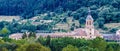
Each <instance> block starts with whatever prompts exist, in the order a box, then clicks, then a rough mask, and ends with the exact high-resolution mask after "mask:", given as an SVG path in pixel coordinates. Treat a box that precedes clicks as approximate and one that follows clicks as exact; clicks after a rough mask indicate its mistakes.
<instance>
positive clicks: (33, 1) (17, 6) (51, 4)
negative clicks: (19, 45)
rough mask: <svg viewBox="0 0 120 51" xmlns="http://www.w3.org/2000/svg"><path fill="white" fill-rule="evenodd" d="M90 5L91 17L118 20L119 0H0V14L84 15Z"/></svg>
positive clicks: (24, 16)
mask: <svg viewBox="0 0 120 51" xmlns="http://www.w3.org/2000/svg"><path fill="white" fill-rule="evenodd" d="M87 7H90V8H91V10H92V15H93V17H94V18H95V19H96V18H99V19H102V18H104V19H105V22H107V23H109V22H120V20H119V19H120V0H49V1H48V0H0V15H20V16H22V17H23V18H30V17H33V16H35V15H37V14H41V13H46V12H55V13H56V14H57V13H63V12H68V11H76V14H74V15H76V17H79V19H80V18H81V17H85V15H86V13H87V10H86V8H87Z"/></svg>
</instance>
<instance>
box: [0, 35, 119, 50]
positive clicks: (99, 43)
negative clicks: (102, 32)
mask: <svg viewBox="0 0 120 51" xmlns="http://www.w3.org/2000/svg"><path fill="white" fill-rule="evenodd" d="M71 41H72V42H71ZM33 50H34V51H120V45H119V44H118V43H116V42H106V41H105V40H104V39H102V38H99V37H98V38H96V39H93V40H86V39H79V38H71V37H64V38H50V37H49V36H47V38H43V37H39V38H38V39H36V38H35V37H34V36H31V37H29V38H25V39H21V40H13V39H9V38H2V39H0V51H33Z"/></svg>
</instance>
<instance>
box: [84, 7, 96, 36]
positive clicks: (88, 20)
mask: <svg viewBox="0 0 120 51" xmlns="http://www.w3.org/2000/svg"><path fill="white" fill-rule="evenodd" d="M93 21H94V20H93V18H92V16H91V10H90V9H88V15H87V18H86V25H85V30H86V33H87V36H88V37H89V38H92V37H93V36H94V25H93V24H94V23H93Z"/></svg>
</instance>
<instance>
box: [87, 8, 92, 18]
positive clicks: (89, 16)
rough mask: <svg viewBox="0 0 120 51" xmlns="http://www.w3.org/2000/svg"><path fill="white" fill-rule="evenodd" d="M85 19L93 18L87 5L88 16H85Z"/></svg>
mask: <svg viewBox="0 0 120 51" xmlns="http://www.w3.org/2000/svg"><path fill="white" fill-rule="evenodd" d="M86 20H93V18H92V16H91V10H90V8H89V7H88V16H87V18H86Z"/></svg>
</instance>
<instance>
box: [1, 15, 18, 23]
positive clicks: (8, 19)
mask: <svg viewBox="0 0 120 51" xmlns="http://www.w3.org/2000/svg"><path fill="white" fill-rule="evenodd" d="M13 20H16V21H18V20H20V16H0V22H1V21H7V22H12V21H13Z"/></svg>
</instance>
